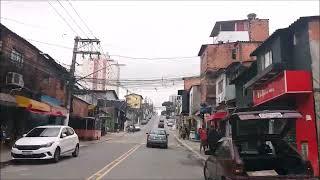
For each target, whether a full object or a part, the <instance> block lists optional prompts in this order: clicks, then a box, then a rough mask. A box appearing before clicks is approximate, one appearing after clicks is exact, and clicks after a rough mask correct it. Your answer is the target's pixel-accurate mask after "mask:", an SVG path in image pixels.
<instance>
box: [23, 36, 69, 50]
mask: <svg viewBox="0 0 320 180" xmlns="http://www.w3.org/2000/svg"><path fill="white" fill-rule="evenodd" d="M26 39H27V40H29V41H34V42H38V43H42V44H46V45H49V46H55V47H59V48H63V49H72V48H71V47H67V46H63V45H60V44H54V43H48V42H43V41H39V40H35V39H29V38H26Z"/></svg>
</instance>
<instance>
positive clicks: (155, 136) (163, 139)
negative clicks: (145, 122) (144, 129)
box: [146, 129, 169, 149]
mask: <svg viewBox="0 0 320 180" xmlns="http://www.w3.org/2000/svg"><path fill="white" fill-rule="evenodd" d="M146 134H147V145H146V146H147V147H153V146H159V147H163V148H165V149H167V148H168V136H169V134H167V132H166V131H165V130H163V129H152V130H150V131H149V132H148V133H146Z"/></svg>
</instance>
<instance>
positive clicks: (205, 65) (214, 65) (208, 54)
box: [198, 14, 269, 106]
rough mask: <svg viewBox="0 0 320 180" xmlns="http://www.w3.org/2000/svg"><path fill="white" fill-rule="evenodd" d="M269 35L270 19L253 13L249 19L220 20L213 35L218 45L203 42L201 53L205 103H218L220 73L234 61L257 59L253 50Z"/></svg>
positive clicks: (202, 100) (203, 98) (201, 88)
mask: <svg viewBox="0 0 320 180" xmlns="http://www.w3.org/2000/svg"><path fill="white" fill-rule="evenodd" d="M268 35H269V20H268V19H258V18H256V15H255V14H249V15H248V19H244V20H231V21H218V22H216V24H215V26H214V27H213V30H212V32H211V35H210V37H213V41H214V44H205V45H202V46H201V48H200V50H199V53H198V56H200V59H201V63H200V73H201V74H200V77H201V80H200V90H201V102H202V103H207V104H209V105H213V106H215V105H216V72H217V71H218V70H219V69H221V68H227V67H228V66H229V65H230V64H231V63H233V62H246V61H254V60H255V57H251V56H250V53H251V52H252V51H253V50H254V49H256V48H257V47H258V46H259V45H260V44H261V42H262V41H264V40H265V39H266V38H267V37H268Z"/></svg>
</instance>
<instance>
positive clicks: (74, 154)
mask: <svg viewBox="0 0 320 180" xmlns="http://www.w3.org/2000/svg"><path fill="white" fill-rule="evenodd" d="M72 156H73V157H78V156H79V144H77V146H76V148H75V149H74V151H73V153H72Z"/></svg>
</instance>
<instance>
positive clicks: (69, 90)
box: [65, 36, 100, 125]
mask: <svg viewBox="0 0 320 180" xmlns="http://www.w3.org/2000/svg"><path fill="white" fill-rule="evenodd" d="M79 42H80V43H82V44H85V43H87V45H89V44H91V45H92V44H93V43H97V44H99V43H100V40H99V39H81V38H80V37H79V36H76V37H75V38H74V45H73V54H72V62H71V66H70V74H69V83H68V86H67V95H66V101H65V106H66V107H67V109H68V117H67V120H66V122H65V125H68V123H69V119H70V116H71V113H72V112H73V109H72V100H73V98H72V94H73V88H74V85H75V83H76V81H75V76H74V73H75V70H76V63H77V54H82V55H86V54H89V55H90V57H91V55H98V56H99V55H100V52H98V51H82V50H80V51H79V49H78V44H79Z"/></svg>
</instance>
